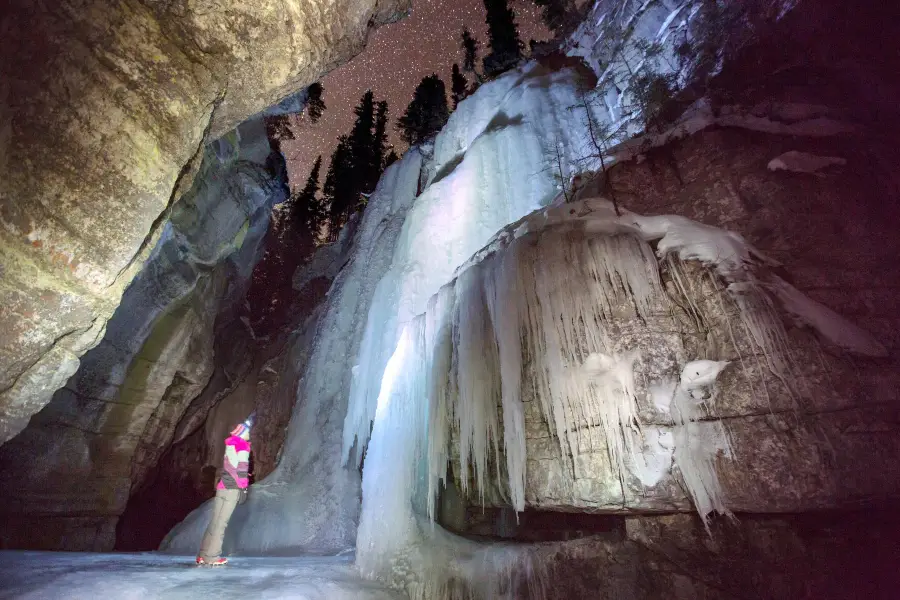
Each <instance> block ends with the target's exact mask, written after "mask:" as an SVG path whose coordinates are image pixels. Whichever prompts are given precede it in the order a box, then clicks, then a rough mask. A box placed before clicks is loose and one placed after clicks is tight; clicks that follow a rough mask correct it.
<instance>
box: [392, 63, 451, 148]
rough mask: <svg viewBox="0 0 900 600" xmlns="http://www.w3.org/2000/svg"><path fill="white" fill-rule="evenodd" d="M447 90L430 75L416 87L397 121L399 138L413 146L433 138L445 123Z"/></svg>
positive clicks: (448, 111)
mask: <svg viewBox="0 0 900 600" xmlns="http://www.w3.org/2000/svg"><path fill="white" fill-rule="evenodd" d="M449 116H450V109H449V108H448V106H447V89H446V88H445V86H444V82H443V81H442V80H441V78H440V77H438V76H437V75H435V74H434V73H432V74H431V75H429V76H427V77H425V78H423V79H422V81H421V82H419V85H418V86H417V87H416V91H415V92H414V94H413V99H412V101H411V102H410V103H409V106H407V107H406V112H405V113H403V116H402V117H400V118H399V119H398V120H397V129H399V130H400V137H401V138H403V140H404V141H405V142H406V143H407V144H409V145H410V146H414V145H416V144H420V143H422V142H424V141H425V140H427V139H429V138H431V137H434V135H436V134H437V132H438V131H440V130H441V127H443V126H444V124H445V123H446V122H447V119H448V118H449Z"/></svg>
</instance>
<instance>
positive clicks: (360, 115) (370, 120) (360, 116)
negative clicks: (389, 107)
mask: <svg viewBox="0 0 900 600" xmlns="http://www.w3.org/2000/svg"><path fill="white" fill-rule="evenodd" d="M353 112H354V114H356V121H355V122H354V123H353V128H352V129H351V130H350V163H351V164H352V175H351V177H352V179H353V181H352V184H353V185H354V186H355V188H356V189H355V191H356V194H355V195H357V196H358V195H359V193H360V192H368V191H369V189H367V188H368V186H369V184H370V182H371V180H372V164H373V162H374V156H375V133H374V129H375V94H373V93H372V90H367V91H366V93H365V94H363V97H362V98H360V100H359V104H358V105H357V106H356V108H355V109H354V110H353Z"/></svg>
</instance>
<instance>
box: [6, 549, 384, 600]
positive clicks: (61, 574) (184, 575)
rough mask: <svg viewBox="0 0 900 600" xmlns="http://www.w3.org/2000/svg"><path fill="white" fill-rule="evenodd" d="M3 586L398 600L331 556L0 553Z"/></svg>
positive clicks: (128, 596) (43, 593) (73, 595)
mask: <svg viewBox="0 0 900 600" xmlns="http://www.w3.org/2000/svg"><path fill="white" fill-rule="evenodd" d="M0 581H2V582H3V583H2V585H0V598H16V599H17V600H26V599H34V600H54V599H57V598H59V599H63V598H64V599H66V600H81V599H85V600H101V599H110V600H113V599H114V600H153V599H159V600H163V599H165V600H169V599H176V598H177V599H185V600H187V599H190V600H195V599H202V598H226V597H229V598H230V597H237V598H241V597H242V598H267V599H276V598H291V599H297V600H351V599H352V600H393V599H395V598H399V596H396V595H395V594H394V593H392V592H389V591H387V590H385V589H384V588H381V587H379V586H378V585H376V584H374V583H372V582H369V581H364V580H362V579H361V578H360V577H359V576H358V575H357V573H356V571H355V569H354V568H353V555H352V554H349V553H348V554H346V555H342V556H324V557H292V558H271V557H267V558H257V557H236V558H232V559H231V562H230V563H229V564H228V565H227V566H225V567H217V568H202V567H197V566H195V565H194V557H193V556H171V555H163V554H156V553H142V554H89V553H81V552H11V551H0Z"/></svg>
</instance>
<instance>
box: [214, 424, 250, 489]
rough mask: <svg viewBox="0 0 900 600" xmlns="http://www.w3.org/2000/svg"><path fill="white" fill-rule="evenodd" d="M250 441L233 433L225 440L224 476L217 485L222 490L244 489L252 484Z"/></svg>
mask: <svg viewBox="0 0 900 600" xmlns="http://www.w3.org/2000/svg"><path fill="white" fill-rule="evenodd" d="M249 468H250V442H248V441H247V440H245V439H244V438H241V437H238V436H236V435H233V436H231V437H229V438H228V439H227V440H225V460H224V462H223V468H222V478H221V479H220V480H219V484H218V485H217V486H216V488H217V489H220V490H242V489H245V488H246V487H247V486H248V485H250V479H249V477H248V475H247V471H248V470H249Z"/></svg>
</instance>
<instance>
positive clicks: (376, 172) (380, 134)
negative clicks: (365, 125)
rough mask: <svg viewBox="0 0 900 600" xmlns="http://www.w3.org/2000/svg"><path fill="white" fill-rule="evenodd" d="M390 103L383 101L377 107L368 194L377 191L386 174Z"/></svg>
mask: <svg viewBox="0 0 900 600" xmlns="http://www.w3.org/2000/svg"><path fill="white" fill-rule="evenodd" d="M387 123H388V103H387V101H386V100H382V101H381V102H379V103H378V104H377V105H376V111H375V134H374V135H373V136H372V162H371V163H370V165H369V179H368V182H367V186H366V188H367V189H366V190H365V191H366V192H373V191H375V187H376V186H377V185H378V180H379V179H380V178H381V173H382V172H384V153H385V151H386V150H387Z"/></svg>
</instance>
